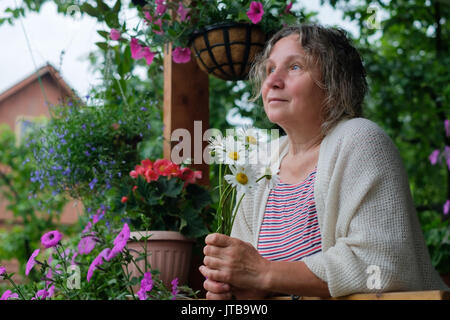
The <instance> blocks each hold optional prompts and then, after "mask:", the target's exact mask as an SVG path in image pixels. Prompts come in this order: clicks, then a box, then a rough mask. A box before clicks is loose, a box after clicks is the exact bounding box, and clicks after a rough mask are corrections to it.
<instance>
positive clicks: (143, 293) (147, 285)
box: [137, 272, 153, 300]
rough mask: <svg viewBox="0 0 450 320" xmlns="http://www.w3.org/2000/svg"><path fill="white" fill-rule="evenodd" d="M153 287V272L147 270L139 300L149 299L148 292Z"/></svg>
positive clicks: (142, 281)
mask: <svg viewBox="0 0 450 320" xmlns="http://www.w3.org/2000/svg"><path fill="white" fill-rule="evenodd" d="M152 289H153V280H152V274H151V273H150V272H146V273H144V277H143V278H142V280H141V288H140V289H139V291H138V293H137V295H138V297H139V300H147V292H149V291H152Z"/></svg>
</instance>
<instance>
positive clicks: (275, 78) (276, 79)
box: [266, 69, 285, 89]
mask: <svg viewBox="0 0 450 320" xmlns="http://www.w3.org/2000/svg"><path fill="white" fill-rule="evenodd" d="M284 81H285V80H284V75H283V72H282V71H281V70H279V69H278V70H274V71H273V72H272V73H270V74H269V75H268V76H267V78H266V85H267V86H268V87H269V88H278V89H282V88H284Z"/></svg>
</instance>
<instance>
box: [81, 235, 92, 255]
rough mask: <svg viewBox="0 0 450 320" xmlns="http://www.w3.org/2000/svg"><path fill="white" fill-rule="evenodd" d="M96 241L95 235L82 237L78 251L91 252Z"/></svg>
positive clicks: (82, 252)
mask: <svg viewBox="0 0 450 320" xmlns="http://www.w3.org/2000/svg"><path fill="white" fill-rule="evenodd" d="M95 245H96V241H95V240H94V237H91V236H88V237H83V238H81V240H80V242H79V243H78V253H79V254H89V253H91V251H92V250H93V249H94V248H95Z"/></svg>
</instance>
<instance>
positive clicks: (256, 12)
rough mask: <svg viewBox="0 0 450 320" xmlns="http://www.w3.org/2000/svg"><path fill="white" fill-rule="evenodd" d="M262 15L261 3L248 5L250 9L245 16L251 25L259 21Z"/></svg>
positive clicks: (253, 2) (254, 2)
mask: <svg viewBox="0 0 450 320" xmlns="http://www.w3.org/2000/svg"><path fill="white" fill-rule="evenodd" d="M263 15H264V7H263V5H262V3H261V2H257V1H252V2H251V3H250V9H249V10H248V11H247V16H248V18H249V19H250V21H251V22H252V23H253V24H257V23H259V22H260V21H261V19H262V17H263Z"/></svg>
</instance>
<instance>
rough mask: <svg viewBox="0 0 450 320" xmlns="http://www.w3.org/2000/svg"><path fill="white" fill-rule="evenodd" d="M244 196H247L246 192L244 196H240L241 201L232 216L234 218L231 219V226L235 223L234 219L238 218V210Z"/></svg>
mask: <svg viewBox="0 0 450 320" xmlns="http://www.w3.org/2000/svg"><path fill="white" fill-rule="evenodd" d="M244 196H245V193H243V194H242V196H241V197H240V199H239V201H238V203H237V205H236V207H235V208H234V212H233V216H232V219H231V227H232V226H233V224H234V219H235V218H236V214H237V211H238V209H239V206H240V205H241V201H242V199H243V198H244ZM231 227H230V234H231Z"/></svg>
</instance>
